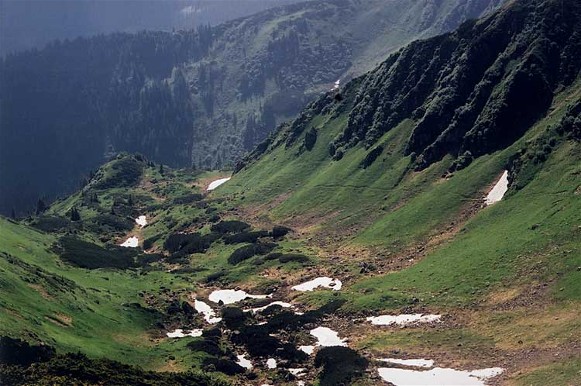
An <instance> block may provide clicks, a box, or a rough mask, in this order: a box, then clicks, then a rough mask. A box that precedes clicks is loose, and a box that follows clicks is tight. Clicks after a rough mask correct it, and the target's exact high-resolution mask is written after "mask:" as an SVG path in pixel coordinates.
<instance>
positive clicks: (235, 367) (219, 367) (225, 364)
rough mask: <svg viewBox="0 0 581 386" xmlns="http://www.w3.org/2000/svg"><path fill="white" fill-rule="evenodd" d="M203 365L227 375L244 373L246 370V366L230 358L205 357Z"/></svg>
mask: <svg viewBox="0 0 581 386" xmlns="http://www.w3.org/2000/svg"><path fill="white" fill-rule="evenodd" d="M203 366H204V368H205V369H207V370H210V369H212V368H214V369H215V371H219V372H221V373H224V374H226V375H236V374H243V373H244V372H245V371H246V369H244V367H242V366H240V365H239V364H237V363H236V362H234V361H232V360H230V359H216V358H207V359H204V362H203ZM210 371H211V370H210Z"/></svg>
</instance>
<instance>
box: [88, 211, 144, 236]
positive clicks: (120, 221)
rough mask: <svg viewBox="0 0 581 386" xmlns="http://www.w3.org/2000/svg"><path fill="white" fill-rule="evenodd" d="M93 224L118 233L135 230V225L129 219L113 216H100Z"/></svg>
mask: <svg viewBox="0 0 581 386" xmlns="http://www.w3.org/2000/svg"><path fill="white" fill-rule="evenodd" d="M92 221H93V223H95V224H97V225H99V226H101V227H107V228H110V229H112V230H114V231H116V232H126V231H130V230H132V229H133V226H134V223H133V221H132V220H131V219H129V218H127V217H119V216H115V215H113V214H100V215H97V216H96V217H95V218H94V219H93V220H92Z"/></svg>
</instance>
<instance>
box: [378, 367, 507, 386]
mask: <svg viewBox="0 0 581 386" xmlns="http://www.w3.org/2000/svg"><path fill="white" fill-rule="evenodd" d="M377 371H378V372H379V376H380V377H381V378H382V379H383V380H384V381H387V382H390V383H392V384H394V385H395V386H412V385H414V386H415V385H422V386H440V385H457V386H460V385H462V386H464V385H469V386H484V385H485V382H486V380H488V379H490V378H494V377H496V376H498V375H500V374H502V372H503V369H501V368H499V367H493V368H489V369H482V370H474V371H462V370H454V369H445V368H441V367H436V368H433V369H431V370H421V371H418V370H408V369H394V368H379V369H377Z"/></svg>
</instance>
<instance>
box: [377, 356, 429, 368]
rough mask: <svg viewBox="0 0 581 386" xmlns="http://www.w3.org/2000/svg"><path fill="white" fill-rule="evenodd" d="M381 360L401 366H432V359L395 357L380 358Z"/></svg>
mask: <svg viewBox="0 0 581 386" xmlns="http://www.w3.org/2000/svg"><path fill="white" fill-rule="evenodd" d="M380 361H382V362H387V363H392V364H396V365H402V366H411V367H426V368H430V367H433V366H434V361H433V360H431V359H396V358H388V359H380Z"/></svg>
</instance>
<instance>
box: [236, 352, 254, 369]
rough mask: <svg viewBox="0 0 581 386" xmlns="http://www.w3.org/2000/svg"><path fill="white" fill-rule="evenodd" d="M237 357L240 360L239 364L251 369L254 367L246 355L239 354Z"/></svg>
mask: <svg viewBox="0 0 581 386" xmlns="http://www.w3.org/2000/svg"><path fill="white" fill-rule="evenodd" d="M236 358H238V362H236V363H237V364H238V365H240V366H242V367H244V368H245V369H248V370H250V369H251V368H252V362H250V360H248V359H246V355H237V356H236Z"/></svg>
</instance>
